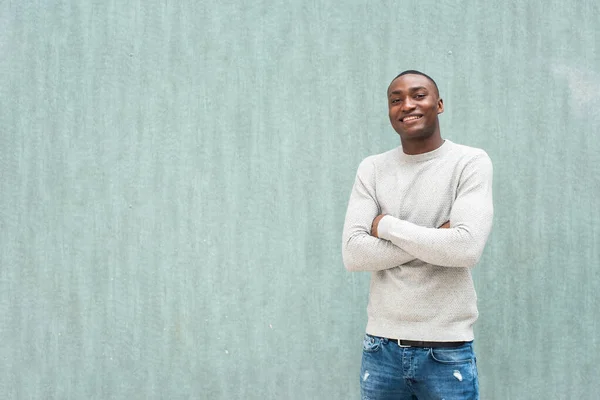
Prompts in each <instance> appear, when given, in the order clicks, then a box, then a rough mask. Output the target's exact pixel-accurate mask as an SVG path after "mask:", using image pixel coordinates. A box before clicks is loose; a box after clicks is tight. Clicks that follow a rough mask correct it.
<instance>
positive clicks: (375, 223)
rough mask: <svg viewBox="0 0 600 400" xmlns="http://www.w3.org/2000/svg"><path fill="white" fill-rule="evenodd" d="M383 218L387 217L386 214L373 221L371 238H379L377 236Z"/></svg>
mask: <svg viewBox="0 0 600 400" xmlns="http://www.w3.org/2000/svg"><path fill="white" fill-rule="evenodd" d="M383 217H385V214H379V215H378V216H376V217H375V219H374V220H373V223H372V224H371V236H375V237H376V238H378V237H379V236H377V225H379V221H381V218H383Z"/></svg>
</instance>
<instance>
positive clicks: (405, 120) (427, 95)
mask: <svg viewBox="0 0 600 400" xmlns="http://www.w3.org/2000/svg"><path fill="white" fill-rule="evenodd" d="M387 95H388V110H389V117H390V122H391V124H392V127H393V128H394V130H395V131H396V132H398V134H399V135H400V138H401V140H402V143H403V145H404V144H408V143H409V142H415V141H420V142H423V141H427V140H437V138H439V137H440V126H439V120H438V114H441V113H442V112H444V102H443V100H442V99H441V98H440V96H439V90H438V87H437V84H436V83H435V81H434V80H433V79H431V78H430V77H429V76H428V75H426V74H424V73H422V72H419V71H414V70H408V71H404V72H402V73H400V74H399V75H398V76H396V77H395V78H394V80H392V82H391V83H390V86H389V87H388V93H387Z"/></svg>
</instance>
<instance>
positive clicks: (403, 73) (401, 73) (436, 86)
mask: <svg viewBox="0 0 600 400" xmlns="http://www.w3.org/2000/svg"><path fill="white" fill-rule="evenodd" d="M402 75H421V76H424V77H425V78H427V79H429V80H430V81H431V82H432V83H433V86H435V90H437V92H438V96H439V94H440V89H438V85H437V83H435V81H434V80H433V78H432V77H430V76H429V75H427V74H426V73H423V72H421V71H417V70H415V69H407V70H406V71H402V72H400V73H399V74H398V75H396V77H395V78H394V79H392V82H394V81H395V80H396V79H398V78H400V77H401V76H402ZM391 84H392V83H391V82H390V85H391Z"/></svg>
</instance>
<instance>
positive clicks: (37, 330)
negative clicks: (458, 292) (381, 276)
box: [0, 0, 600, 400]
mask: <svg viewBox="0 0 600 400" xmlns="http://www.w3.org/2000/svg"><path fill="white" fill-rule="evenodd" d="M598 15H600V6H599V3H598V2H596V1H592V0H581V1H573V2H566V3H565V2H558V1H542V0H536V1H530V2H515V1H508V2H492V1H464V0H463V1H457V2H448V1H442V2H439V1H432V0H424V1H419V2H417V1H402V2H398V1H395V2H391V1H389V2H387V1H385V2H371V3H370V4H368V5H367V4H365V3H363V2H360V1H356V0H355V1H347V2H333V1H323V0H321V1H319V0H317V1H295V2H292V1H290V2H279V1H264V0H263V1H261V0H257V1H252V2H250V1H246V2H244V1H239V2H234V1H221V2H216V1H214V2H213V1H205V2H192V1H166V0H165V1H148V2H116V1H90V0H85V1H66V0H65V1H37V2H29V1H2V2H0V74H1V75H0V132H1V135H0V140H1V142H0V144H1V146H0V171H1V178H0V190H1V195H0V224H1V225H0V360H1V362H0V393H2V398H7V399H358V398H359V395H358V390H359V388H358V374H359V363H360V357H361V349H362V347H361V346H362V343H361V340H362V335H363V333H364V327H365V323H366V310H365V309H366V303H367V292H368V286H367V285H368V279H369V276H368V274H367V273H349V272H347V271H346V270H345V269H344V268H343V265H342V261H341V254H340V252H341V230H342V225H343V219H344V215H345V210H346V205H347V200H348V196H349V193H350V189H351V185H352V182H353V180H354V174H355V172H356V167H357V166H358V163H359V162H360V160H361V159H362V158H364V157H365V156H367V155H369V154H373V153H377V152H382V151H385V150H387V149H390V148H392V147H395V146H397V145H398V144H399V140H398V137H397V135H396V134H395V133H394V132H393V130H392V129H391V127H390V126H389V123H388V121H387V109H386V100H385V90H386V87H387V85H388V83H389V81H390V80H391V79H392V78H393V77H394V76H395V75H396V74H397V73H398V72H400V71H401V70H404V69H409V68H417V69H420V70H423V71H424V72H426V73H428V74H430V75H432V76H433V77H434V78H435V79H436V80H437V81H438V84H439V86H440V90H441V94H442V97H443V98H444V100H445V105H446V112H445V113H444V114H443V115H442V116H441V121H442V133H443V135H444V136H445V137H447V138H449V139H451V140H453V141H455V142H458V143H464V144H468V145H471V146H476V147H481V148H484V149H485V150H486V151H487V152H488V153H489V154H490V156H491V158H492V160H493V161H494V164H495V182H494V190H495V206H496V217H495V222H494V229H493V233H492V235H491V237H490V240H489V242H488V246H487V248H486V251H485V254H484V257H483V259H482V261H481V263H480V264H479V265H478V266H477V267H476V268H475V270H474V276H475V283H476V288H477V290H478V294H479V308H480V312H481V317H480V320H479V321H478V323H477V325H476V336H477V339H476V349H477V352H478V363H479V372H480V375H481V378H480V379H481V382H480V384H481V390H482V399H484V400H488V399H510V400H512V399H517V400H520V399H597V398H598V392H599V391H600V379H598V378H599V376H600V367H599V362H598V357H597V356H598V353H599V352H600V333H599V332H600V326H599V325H600V323H599V322H598V321H599V320H600V318H599V317H600V315H599V312H598V303H599V300H600V298H599V294H598V293H599V289H600V288H599V282H600V245H599V241H600V229H599V227H598V225H599V224H600V206H599V199H600V167H599V165H600V141H599V135H600V132H599V128H600V113H599V112H598V108H599V107H600V25H599V22H598V21H599V20H598Z"/></svg>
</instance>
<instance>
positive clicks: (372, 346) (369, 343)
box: [363, 334, 383, 353]
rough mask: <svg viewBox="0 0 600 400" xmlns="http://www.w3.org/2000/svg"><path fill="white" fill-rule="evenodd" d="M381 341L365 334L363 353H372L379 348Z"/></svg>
mask: <svg viewBox="0 0 600 400" xmlns="http://www.w3.org/2000/svg"><path fill="white" fill-rule="evenodd" d="M382 340H383V339H381V338H378V337H375V336H371V335H369V334H365V338H364V339H363V351H365V352H367V353H374V352H376V351H377V350H379V349H380V348H381V341H382Z"/></svg>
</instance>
